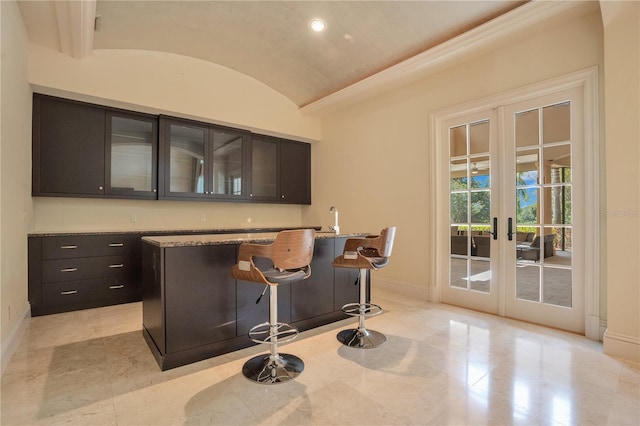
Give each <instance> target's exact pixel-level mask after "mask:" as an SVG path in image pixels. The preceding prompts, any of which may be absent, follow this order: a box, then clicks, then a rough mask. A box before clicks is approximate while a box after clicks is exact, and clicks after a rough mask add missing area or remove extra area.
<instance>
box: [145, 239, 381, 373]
mask: <svg viewBox="0 0 640 426" xmlns="http://www.w3.org/2000/svg"><path fill="white" fill-rule="evenodd" d="M361 235H362V234H347V235H344V234H341V235H338V236H336V235H335V234H334V233H322V232H320V233H318V234H317V237H316V242H315V248H314V256H313V261H312V263H311V268H312V275H311V277H310V278H309V279H307V280H305V281H303V282H296V283H294V284H293V285H291V284H287V285H281V286H280V287H279V298H278V315H279V319H280V320H281V321H283V322H287V323H289V324H291V325H293V326H295V327H296V328H298V329H299V330H300V331H304V330H309V329H312V328H315V327H319V326H321V325H325V324H329V323H332V322H335V321H339V320H342V319H345V318H349V317H348V316H347V315H345V314H344V313H343V312H342V309H341V308H342V305H344V304H345V303H349V302H353V301H354V300H358V289H359V287H358V286H357V284H356V280H357V275H358V271H357V270H349V269H341V268H338V269H336V268H334V267H333V266H332V262H333V260H334V259H335V257H336V256H338V255H340V254H342V250H343V248H344V244H345V241H346V239H347V238H348V237H350V236H361ZM275 236H276V233H258V234H226V235H184V236H159V237H144V238H143V239H142V287H143V288H142V300H143V303H142V306H143V335H144V338H145V341H146V342H147V344H148V346H149V348H150V350H151V352H152V353H153V355H154V357H155V359H156V361H157V362H158V365H159V366H160V368H161V369H162V370H163V371H164V370H168V369H171V368H175V367H179V366H182V365H186V364H190V363H193V362H197V361H201V360H204V359H207V358H211V357H214V356H217V355H221V354H224V353H228V352H232V351H235V350H238V349H242V348H246V347H249V346H252V345H255V344H256V343H254V342H253V341H251V340H250V339H249V337H248V335H247V334H248V331H249V329H250V328H251V327H252V326H254V325H256V324H258V323H262V322H265V321H267V319H268V312H269V298H268V297H263V298H262V299H260V301H259V303H256V300H257V299H258V297H259V296H260V294H261V293H262V290H263V288H262V286H259V285H256V284H255V283H250V282H247V281H241V280H235V279H234V278H233V277H232V276H231V267H232V266H233V265H234V264H235V263H236V258H237V251H238V247H239V245H240V244H241V243H242V242H254V243H256V242H257V243H268V242H271V241H273V240H274V239H275ZM367 288H369V277H368V276H367ZM367 294H369V292H368V291H367Z"/></svg>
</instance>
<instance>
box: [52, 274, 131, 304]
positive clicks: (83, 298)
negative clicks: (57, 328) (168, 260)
mask: <svg viewBox="0 0 640 426" xmlns="http://www.w3.org/2000/svg"><path fill="white" fill-rule="evenodd" d="M136 292H139V288H138V286H137V285H136V283H134V282H133V281H130V280H128V279H122V278H110V277H102V278H93V279H89V280H80V281H65V282H56V283H49V284H46V285H44V286H43V289H42V296H43V305H44V306H59V305H68V304H77V303H84V302H89V301H93V300H101V299H113V298H119V297H126V296H130V295H133V294H135V293H136Z"/></svg>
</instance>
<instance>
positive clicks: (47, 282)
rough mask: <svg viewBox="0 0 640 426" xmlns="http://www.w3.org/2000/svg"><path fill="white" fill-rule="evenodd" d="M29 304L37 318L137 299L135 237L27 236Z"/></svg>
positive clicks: (137, 236)
mask: <svg viewBox="0 0 640 426" xmlns="http://www.w3.org/2000/svg"><path fill="white" fill-rule="evenodd" d="M28 246H29V284H28V290H29V303H30V304H31V315H32V316H39V315H46V314H53V313H59V312H68V311H74V310H78V309H87V308H96V307H100V306H107V305H115V304H119V303H127V302H134V301H138V300H140V299H141V289H140V236H139V235H135V234H103V235H79V234H78V235H65V236H51V237H49V236H30V237H29V238H28Z"/></svg>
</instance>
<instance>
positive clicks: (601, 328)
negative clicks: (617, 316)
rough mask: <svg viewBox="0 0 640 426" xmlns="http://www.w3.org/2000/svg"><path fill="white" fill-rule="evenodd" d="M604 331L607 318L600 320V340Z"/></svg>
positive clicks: (602, 338)
mask: <svg viewBox="0 0 640 426" xmlns="http://www.w3.org/2000/svg"><path fill="white" fill-rule="evenodd" d="M605 331H607V320H600V342H602V341H603V340H604V332H605Z"/></svg>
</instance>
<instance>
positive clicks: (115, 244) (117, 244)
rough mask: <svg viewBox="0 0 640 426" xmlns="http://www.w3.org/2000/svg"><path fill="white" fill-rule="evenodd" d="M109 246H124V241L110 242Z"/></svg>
mask: <svg viewBox="0 0 640 426" xmlns="http://www.w3.org/2000/svg"><path fill="white" fill-rule="evenodd" d="M109 247H124V243H111V244H109Z"/></svg>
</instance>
